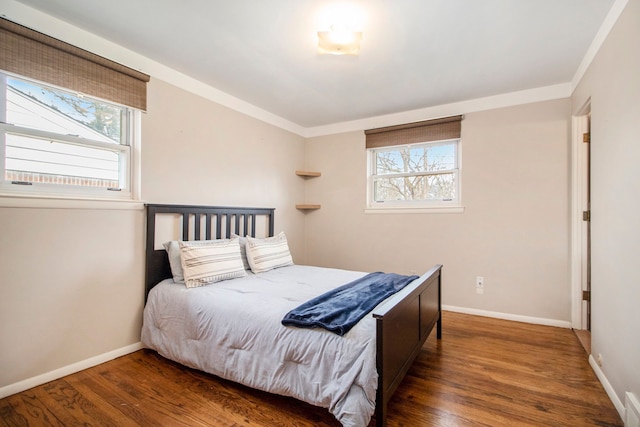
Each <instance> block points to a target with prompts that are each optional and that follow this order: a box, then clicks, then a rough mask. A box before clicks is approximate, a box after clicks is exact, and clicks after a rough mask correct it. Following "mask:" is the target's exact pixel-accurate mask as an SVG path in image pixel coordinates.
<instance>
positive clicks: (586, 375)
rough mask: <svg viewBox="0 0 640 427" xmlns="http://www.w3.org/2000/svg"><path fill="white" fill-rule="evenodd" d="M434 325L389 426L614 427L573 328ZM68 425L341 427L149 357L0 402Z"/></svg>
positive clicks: (0, 416) (463, 320) (38, 422)
mask: <svg viewBox="0 0 640 427" xmlns="http://www.w3.org/2000/svg"><path fill="white" fill-rule="evenodd" d="M443 319H444V323H443V338H442V340H441V341H440V342H438V341H437V340H436V339H435V336H431V337H429V339H428V340H427V342H426V344H425V346H424V348H423V351H422V353H421V354H420V356H418V358H417V359H416V362H415V364H414V365H413V367H412V368H411V370H410V371H409V373H408V374H407V377H406V378H405V379H404V381H403V383H402V384H401V386H400V388H399V389H398V391H397V392H396V394H395V395H394V397H393V398H392V400H391V401H390V402H389V417H388V425H389V426H390V427H393V426H396V427H404V426H406V427H410V426H411V427H415V426H446V427H450V426H571V427H574V426H623V423H622V420H621V419H620V417H619V416H618V413H617V411H616V410H615V408H614V407H613V404H612V403H611V401H610V400H609V398H608V397H607V395H606V393H605V391H604V389H603V388H602V386H601V385H600V383H599V382H598V380H597V379H596V376H595V374H594V372H593V370H592V369H591V367H590V366H589V364H588V361H587V357H586V355H585V352H584V350H583V349H582V346H581V345H580V343H579V341H578V339H577V338H576V336H575V335H574V334H573V333H572V331H571V330H568V329H561V328H553V327H547V326H538V325H529V324H524V323H517V322H509V321H504V320H496V319H489V318H484V317H478V316H470V315H464V314H459V313H450V312H445V313H444V315H443ZM434 335H435V334H434ZM76 425H86V426H223V427H227V426H228V427H236V426H238V427H239V426H269V427H271V426H300V427H306V426H309V427H311V426H339V423H338V422H337V421H336V420H335V419H334V418H333V416H332V415H330V414H329V413H328V412H327V411H326V410H325V409H323V408H316V407H313V406H310V405H307V404H305V403H302V402H299V401H296V400H294V399H290V398H286V397H282V396H276V395H271V394H268V393H264V392H260V391H256V390H251V389H249V388H247V387H244V386H241V385H238V384H234V383H232V382H229V381H224V380H221V379H219V378H216V377H214V376H211V375H208V374H205V373H202V372H199V371H195V370H192V369H188V368H185V367H183V366H180V365H178V364H176V363H173V362H171V361H168V360H166V359H164V358H162V357H161V356H159V355H157V354H156V353H155V352H152V351H149V350H141V351H138V352H136V353H133V354H130V355H127V356H124V357H121V358H118V359H116V360H113V361H111V362H108V363H104V364H102V365H99V366H96V367H94V368H91V369H87V370H85V371H82V372H79V373H77V374H73V375H70V376H67V377H65V378H62V379H59V380H56V381H53V382H50V383H47V384H44V385H42V386H39V387H36V388H33V389H31V390H28V391H25V392H23V393H19V394H16V395H13V396H9V397H7V398H4V399H1V400H0V426H11V427H14V426H76ZM371 425H373V423H372V424H371Z"/></svg>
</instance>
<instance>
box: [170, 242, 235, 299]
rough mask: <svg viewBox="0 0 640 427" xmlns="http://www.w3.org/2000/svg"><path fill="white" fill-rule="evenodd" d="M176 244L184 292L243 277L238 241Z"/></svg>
mask: <svg viewBox="0 0 640 427" xmlns="http://www.w3.org/2000/svg"><path fill="white" fill-rule="evenodd" d="M179 244H180V258H181V263H182V271H183V273H184V284H185V286H186V287H187V288H195V287H198V286H203V285H207V284H209V283H214V282H219V281H221V280H227V279H234V278H236V277H244V276H246V275H247V272H246V271H245V270H244V265H243V264H242V258H241V257H240V241H239V240H238V239H230V240H220V241H215V240H212V241H211V242H210V243H208V244H202V243H195V242H182V241H181V242H179Z"/></svg>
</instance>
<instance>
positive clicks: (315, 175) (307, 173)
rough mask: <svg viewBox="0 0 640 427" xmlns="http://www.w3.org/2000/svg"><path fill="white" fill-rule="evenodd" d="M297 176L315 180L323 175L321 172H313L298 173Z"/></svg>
mask: <svg viewBox="0 0 640 427" xmlns="http://www.w3.org/2000/svg"><path fill="white" fill-rule="evenodd" d="M296 175H298V176H307V177H310V178H314V177H317V176H320V175H322V174H321V173H320V172H312V171H296Z"/></svg>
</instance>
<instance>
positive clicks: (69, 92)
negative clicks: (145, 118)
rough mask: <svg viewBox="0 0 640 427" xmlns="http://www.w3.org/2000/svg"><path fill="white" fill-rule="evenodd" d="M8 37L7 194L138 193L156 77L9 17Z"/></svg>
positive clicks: (0, 114) (2, 179)
mask: <svg viewBox="0 0 640 427" xmlns="http://www.w3.org/2000/svg"><path fill="white" fill-rule="evenodd" d="M0 38H1V39H2V49H0V64H2V65H1V70H0V192H1V193H2V196H6V195H11V194H18V195H21V196H24V195H33V196H38V197H39V196H42V195H56V196H63V197H60V199H63V200H64V199H75V198H85V199H89V198H91V199H93V198H101V199H102V198H108V199H109V198H110V199H135V198H136V196H138V194H137V193H139V178H137V177H138V175H139V167H138V166H137V165H139V162H140V156H139V155H138V152H139V147H140V144H139V139H140V125H139V124H140V115H141V111H145V110H146V105H147V82H148V81H149V79H150V77H149V76H148V75H147V74H144V73H142V72H140V71H138V70H134V69H132V68H130V67H127V66H125V65H122V64H119V63H117V62H114V61H112V60H110V59H107V58H104V57H102V56H99V55H97V54H94V53H92V52H89V51H87V50H84V49H81V48H79V47H77V46H74V45H71V44H69V43H66V42H64V41H62V40H58V39H55V38H53V37H50V36H48V35H46V34H43V33H40V32H38V31H35V30H33V29H31V28H27V27H24V26H22V25H20V24H17V23H15V22H12V21H10V20H8V19H5V18H3V17H0ZM132 177H136V178H135V179H134V178H132ZM132 188H135V189H136V191H132ZM10 199H11V198H6V199H4V198H3V199H2V200H9V201H10V203H13V201H12V200H10ZM23 200H24V199H23ZM123 206H124V205H123Z"/></svg>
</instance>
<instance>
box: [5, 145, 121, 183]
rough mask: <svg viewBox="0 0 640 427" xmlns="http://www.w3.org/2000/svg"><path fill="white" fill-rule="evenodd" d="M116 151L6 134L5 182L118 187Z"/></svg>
mask: <svg viewBox="0 0 640 427" xmlns="http://www.w3.org/2000/svg"><path fill="white" fill-rule="evenodd" d="M119 176H120V156H119V153H117V152H113V151H108V150H103V149H99V148H94V147H88V146H79V145H74V144H68V143H64V142H60V141H52V140H50V139H40V138H34V137H25V136H21V135H13V134H10V133H7V134H6V156H5V179H6V180H7V181H23V182H38V183H50V184H64V185H78V186H84V187H106V188H119V187H120V184H119Z"/></svg>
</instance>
